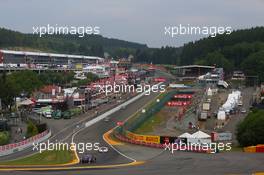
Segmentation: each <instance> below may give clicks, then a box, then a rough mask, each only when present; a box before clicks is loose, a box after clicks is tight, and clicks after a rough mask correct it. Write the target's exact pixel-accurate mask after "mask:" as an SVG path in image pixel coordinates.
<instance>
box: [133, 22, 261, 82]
mask: <svg viewBox="0 0 264 175" xmlns="http://www.w3.org/2000/svg"><path fill="white" fill-rule="evenodd" d="M135 57H136V61H138V62H148V63H150V62H152V63H159V64H177V65H188V64H202V65H216V66H217V67H223V68H224V69H225V71H226V72H227V73H229V72H232V71H233V70H243V71H244V72H245V73H246V75H249V76H255V75H257V76H258V78H259V79H260V80H261V81H264V27H256V28H251V29H246V30H238V31H234V32H233V33H231V34H230V35H217V36H216V37H215V38H212V37H208V38H204V39H201V40H199V41H196V42H190V43H188V44H185V45H184V46H183V47H181V48H173V47H165V48H164V47H162V48H161V49H143V50H142V49H141V50H137V52H136V56H135Z"/></svg>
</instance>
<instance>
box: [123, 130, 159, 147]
mask: <svg viewBox="0 0 264 175" xmlns="http://www.w3.org/2000/svg"><path fill="white" fill-rule="evenodd" d="M125 136H126V137H127V138H129V139H131V140H134V141H140V142H146V143H156V144H159V143H160V136H152V135H141V134H135V133H133V132H130V131H125Z"/></svg>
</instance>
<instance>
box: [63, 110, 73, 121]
mask: <svg viewBox="0 0 264 175" xmlns="http://www.w3.org/2000/svg"><path fill="white" fill-rule="evenodd" d="M71 117H72V114H71V112H70V111H64V112H63V113H62V118H63V119H70V118H71Z"/></svg>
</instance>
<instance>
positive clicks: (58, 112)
mask: <svg viewBox="0 0 264 175" xmlns="http://www.w3.org/2000/svg"><path fill="white" fill-rule="evenodd" d="M61 115H62V113H61V110H56V111H53V112H52V117H53V118H54V119H61Z"/></svg>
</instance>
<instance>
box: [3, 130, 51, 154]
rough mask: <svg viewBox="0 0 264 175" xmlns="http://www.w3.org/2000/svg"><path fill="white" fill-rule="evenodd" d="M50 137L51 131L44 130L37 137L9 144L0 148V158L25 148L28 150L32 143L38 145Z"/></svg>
mask: <svg viewBox="0 0 264 175" xmlns="http://www.w3.org/2000/svg"><path fill="white" fill-rule="evenodd" d="M50 136H51V131H50V130H46V131H44V132H42V133H40V134H38V135H35V136H33V137H30V138H28V139H26V140H23V141H21V142H18V143H11V144H8V145H3V146H0V156H5V155H9V154H12V153H15V152H18V151H22V150H24V149H26V148H29V147H31V146H32V144H33V143H39V142H42V141H44V140H46V139H48V138H49V137H50Z"/></svg>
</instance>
